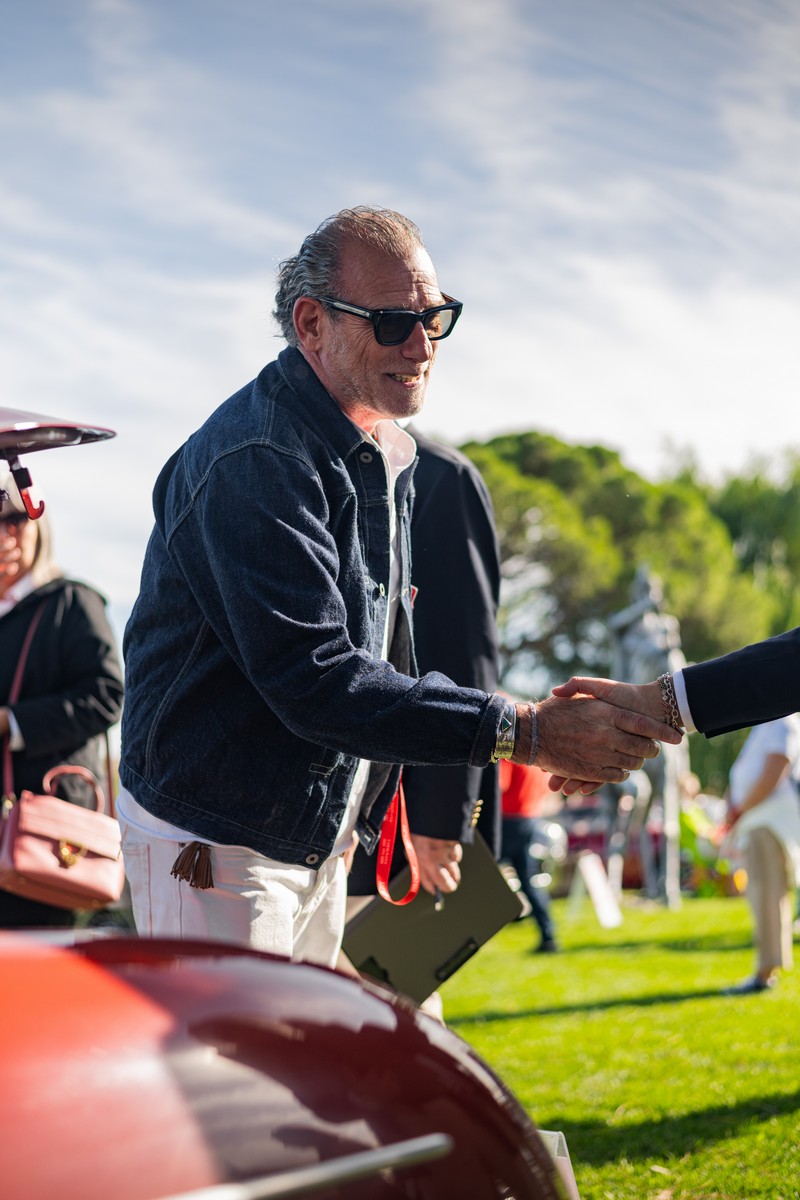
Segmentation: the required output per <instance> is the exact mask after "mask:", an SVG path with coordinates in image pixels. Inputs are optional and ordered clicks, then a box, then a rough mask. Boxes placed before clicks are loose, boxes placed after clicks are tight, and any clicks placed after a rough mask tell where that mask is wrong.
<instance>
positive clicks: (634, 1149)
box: [536, 1090, 800, 1167]
mask: <svg viewBox="0 0 800 1200" xmlns="http://www.w3.org/2000/svg"><path fill="white" fill-rule="evenodd" d="M798 1109H800V1090H798V1091H796V1092H791V1093H789V1094H788V1095H765V1096H758V1097H752V1098H751V1099H749V1100H742V1101H740V1102H739V1103H738V1104H731V1105H727V1104H724V1105H723V1104H720V1105H717V1106H716V1107H714V1108H703V1109H699V1110H696V1111H694V1112H690V1113H685V1114H684V1115H683V1116H680V1117H665V1118H664V1119H663V1120H660V1121H640V1122H639V1123H638V1124H636V1123H632V1124H629V1125H624V1126H622V1125H618V1126H616V1125H608V1124H606V1123H604V1122H602V1121H569V1120H564V1119H563V1117H557V1118H552V1119H550V1123H548V1120H543V1119H540V1118H539V1117H538V1116H537V1117H536V1124H537V1125H538V1126H539V1128H540V1129H559V1130H561V1132H562V1133H563V1134H564V1136H565V1138H566V1139H567V1147H568V1149H569V1152H570V1156H571V1158H572V1161H573V1164H575V1163H580V1164H581V1165H584V1166H592V1167H600V1166H603V1165H605V1164H607V1163H613V1162H619V1160H620V1159H622V1158H626V1159H627V1160H628V1161H629V1162H632V1161H634V1160H637V1159H638V1160H645V1159H650V1158H658V1159H663V1158H665V1157H667V1156H674V1157H677V1158H680V1157H682V1156H683V1155H684V1154H687V1153H689V1152H692V1151H695V1150H698V1149H702V1148H704V1147H707V1146H710V1145H715V1144H716V1143H718V1142H720V1141H724V1140H725V1139H726V1138H729V1137H733V1136H735V1135H736V1134H737V1133H738V1132H739V1131H740V1130H741V1129H742V1127H743V1126H747V1125H750V1124H752V1123H753V1122H760V1121H768V1120H770V1119H771V1118H772V1117H782V1116H787V1115H788V1114H790V1113H795V1112H797V1110H798ZM553 1120H554V1121H555V1124H553V1123H552V1121H553Z"/></svg>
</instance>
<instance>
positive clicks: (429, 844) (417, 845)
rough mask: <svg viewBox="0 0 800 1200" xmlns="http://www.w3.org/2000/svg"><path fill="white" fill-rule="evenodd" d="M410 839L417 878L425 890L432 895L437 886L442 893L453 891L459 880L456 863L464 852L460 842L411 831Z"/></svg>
mask: <svg viewBox="0 0 800 1200" xmlns="http://www.w3.org/2000/svg"><path fill="white" fill-rule="evenodd" d="M411 841H412V842H413V843H414V849H415V850H416V852H417V860H418V862H419V879H420V883H421V884H422V886H423V887H424V888H425V891H426V892H430V894H431V895H432V896H433V895H435V893H436V890H437V888H438V890H439V891H440V892H441V893H442V894H443V895H447V894H448V893H450V892H454V891H455V890H456V888H457V887H458V885H459V883H460V882H461V870H460V868H459V865H458V864H459V863H460V862H461V856H462V854H463V853H464V851H463V849H462V847H461V843H460V842H452V841H448V840H447V839H445V838H431V837H423V836H422V834H420V833H412V835H411Z"/></svg>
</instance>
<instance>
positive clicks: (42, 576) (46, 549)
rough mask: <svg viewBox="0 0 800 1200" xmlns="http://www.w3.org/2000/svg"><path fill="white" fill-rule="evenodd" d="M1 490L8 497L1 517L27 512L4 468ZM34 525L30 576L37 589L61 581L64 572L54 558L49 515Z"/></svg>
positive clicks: (44, 515) (0, 484)
mask: <svg viewBox="0 0 800 1200" xmlns="http://www.w3.org/2000/svg"><path fill="white" fill-rule="evenodd" d="M0 490H2V491H4V492H5V493H6V495H7V496H8V499H7V500H3V507H2V509H0V516H2V514H3V513H4V512H8V511H9V510H13V511H14V512H25V506H24V504H23V503H22V497H21V496H20V494H19V491H18V490H17V485H16V483H15V482H14V477H13V476H12V474H11V472H10V471H5V470H3V469H2V468H0ZM37 493H38V489H37ZM34 525H35V527H36V550H35V552H34V556H33V564H32V566H31V570H30V576H31V580H32V581H33V583H34V584H35V585H36V587H42V586H43V585H44V584H45V583H49V582H50V580H51V579H60V578H61V576H62V575H63V573H64V572H63V571H62V570H61V568H60V567H59V566H58V565H57V564H56V562H55V560H54V558H53V532H52V529H51V526H50V520H49V518H48V516H47V513H46V512H44V513H42V515H41V517H39V518H38V519H37V520H36V521H34Z"/></svg>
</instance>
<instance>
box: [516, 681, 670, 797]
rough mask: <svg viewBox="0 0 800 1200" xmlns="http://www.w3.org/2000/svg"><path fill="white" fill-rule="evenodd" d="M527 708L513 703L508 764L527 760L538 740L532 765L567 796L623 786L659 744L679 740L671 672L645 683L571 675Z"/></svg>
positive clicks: (658, 749) (652, 755) (653, 756)
mask: <svg viewBox="0 0 800 1200" xmlns="http://www.w3.org/2000/svg"><path fill="white" fill-rule="evenodd" d="M531 707H532V706H530V705H528V704H518V705H517V728H518V730H519V734H520V736H519V737H518V740H517V745H516V746H515V750H514V754H513V755H512V762H529V761H530V749H531V746H532V745H535V742H536V740H538V749H537V750H536V753H535V762H536V765H537V766H538V767H541V768H542V770H543V771H549V772H550V773H551V776H552V778H551V780H550V787H551V789H552V790H553V791H563V792H564V793H565V794H566V795H572V794H573V793H574V792H577V791H582V792H584V793H589V792H593V791H594V790H595V789H596V788H597V786H598V784H601V783H621V782H623V781H624V780H625V779H627V778H628V776H629V775H630V773H631V771H638V770H641V768H642V767H643V766H644V761H645V759H647V758H655V757H656V756H657V755H658V753H659V751H660V746H659V742H668V743H670V744H672V745H678V744H679V743H680V742H681V740H682V738H683V730H682V729H681V728H680V714H679V712H678V706H677V703H676V701H675V693H674V689H673V685H672V679H671V677H670V676H669V675H662V676H661V678H660V679H657V680H654V681H653V682H652V683H644V684H632V683H617V682H615V681H614V680H611V679H584V678H578V677H574V678H572V679H570V680H569V681H568V682H567V683H563V684H561V685H560V686H559V687H556V688H553V694H552V696H550V697H549V698H548V699H547V700H542V701H541V702H539V703H537V704H536V705H535V710H534V712H533V713H532V712H531ZM534 725H535V726H536V728H535V729H534Z"/></svg>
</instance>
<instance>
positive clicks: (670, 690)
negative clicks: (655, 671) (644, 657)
mask: <svg viewBox="0 0 800 1200" xmlns="http://www.w3.org/2000/svg"><path fill="white" fill-rule="evenodd" d="M658 686H659V688H660V689H661V699H662V701H663V702H664V710H665V712H666V714H667V718H666V723H667V725H671V726H672V728H673V729H679V730H680V731H681V732H683V722H682V721H681V713H680V709H679V708H678V701H677V699H676V697H675V685H674V684H673V682H672V676H671V675H670V673H669V672H668V671H666V672H665V673H664V674H663V675H659V677H658Z"/></svg>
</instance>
